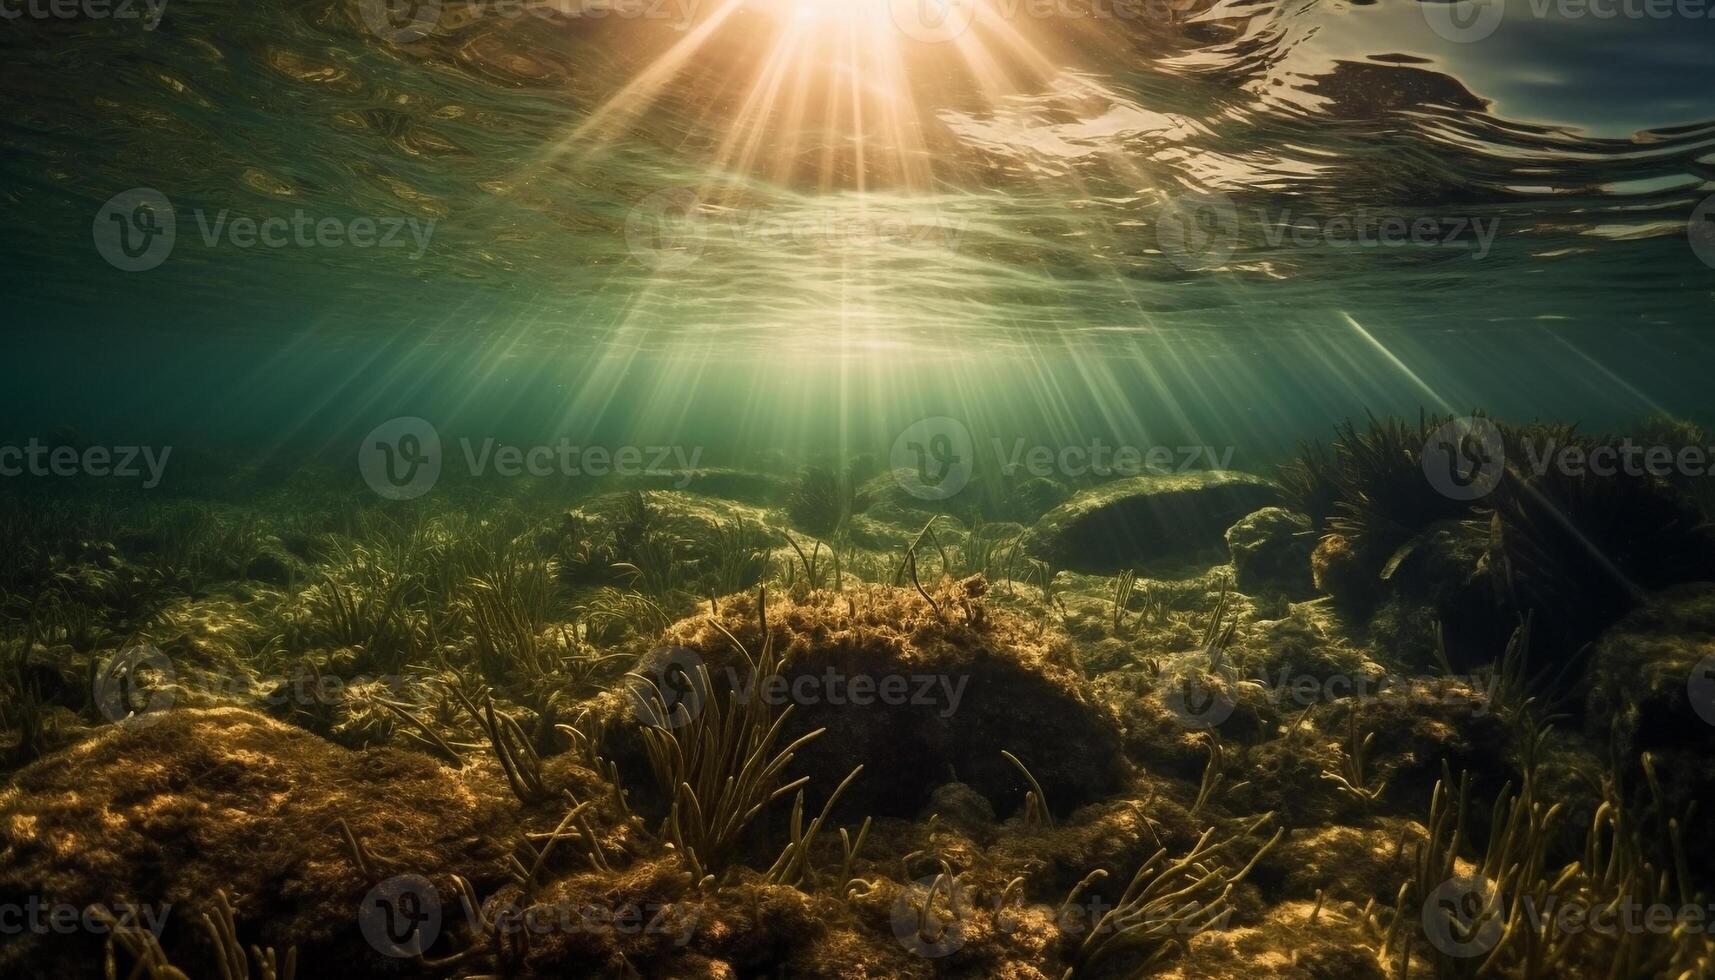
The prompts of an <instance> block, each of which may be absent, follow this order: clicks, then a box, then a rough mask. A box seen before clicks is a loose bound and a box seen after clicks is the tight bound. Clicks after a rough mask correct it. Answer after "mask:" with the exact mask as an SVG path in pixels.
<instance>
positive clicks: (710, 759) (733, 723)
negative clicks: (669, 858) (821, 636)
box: [630, 593, 856, 882]
mask: <svg viewBox="0 0 1715 980" xmlns="http://www.w3.org/2000/svg"><path fill="white" fill-rule="evenodd" d="M757 617H758V626H759V630H760V635H761V637H762V640H761V648H760V649H759V651H758V654H757V656H756V657H755V658H752V657H751V655H750V652H749V651H748V650H746V649H745V647H744V645H743V644H741V643H740V642H739V641H738V640H737V638H735V637H733V636H732V635H731V634H730V633H727V634H726V636H727V639H728V640H729V641H730V642H731V643H732V644H733V646H734V647H735V648H736V649H737V651H738V653H739V654H740V655H741V656H742V657H743V658H744V660H745V661H746V662H747V663H748V665H749V670H748V673H747V675H746V677H745V679H744V681H743V686H742V687H740V688H735V689H734V690H732V691H729V692H726V693H725V694H724V695H718V694H717V693H716V691H715V688H714V684H713V682H712V679H711V678H710V676H709V671H708V667H707V666H706V665H704V664H698V665H697V666H696V668H695V670H694V672H693V673H692V675H691V676H690V678H689V679H690V681H691V683H692V685H693V691H694V692H695V693H694V694H693V695H692V696H690V697H687V698H685V699H676V698H675V699H669V698H668V696H667V695H666V694H665V693H664V692H663V691H662V690H661V688H660V687H659V686H658V684H657V683H656V682H655V681H654V680H653V679H651V678H649V677H646V676H643V675H641V674H632V675H630V676H631V680H632V682H633V686H632V690H633V693H634V695H635V696H636V698H635V700H636V704H637V707H638V709H639V714H640V715H641V718H640V720H641V722H642V729H641V731H642V735H643V739H644V745H645V748H646V750H647V752H648V757H649V764H650V769H651V770H652V771H653V773H654V775H655V779H656V783H657V785H658V787H659V789H660V791H661V794H662V797H663V798H664V799H667V800H670V801H671V803H670V805H669V809H668V813H667V816H666V817H665V818H664V819H663V821H662V824H661V829H660V831H659V836H661V837H662V838H663V839H665V840H667V841H668V842H670V844H671V845H672V847H673V849H674V850H675V851H676V852H677V853H678V854H679V856H680V858H681V859H682V860H683V861H684V862H685V866H686V868H687V870H689V871H690V872H691V875H692V879H693V880H694V881H697V882H703V881H704V880H705V879H708V878H710V877H712V876H716V875H718V874H719V873H721V872H722V871H724V870H725V869H726V868H727V867H729V866H730V865H731V864H732V863H733V861H734V860H735V857H736V852H737V849H738V845H739V842H740V840H741V838H742V836H743V834H744V832H745V830H746V828H748V827H749V826H750V824H751V822H752V821H754V820H755V819H756V818H757V817H758V816H759V815H760V814H761V813H762V811H763V810H765V809H766V808H767V807H768V805H769V804H770V803H772V802H774V801H775V800H778V799H780V798H781V797H784V796H786V795H788V794H791V793H793V792H796V791H798V790H800V789H802V788H803V787H804V786H805V785H806V784H808V783H809V781H810V779H809V777H808V776H801V777H799V778H797V779H793V780H790V781H787V780H786V779H785V776H784V771H785V769H786V767H787V766H788V765H790V764H791V762H792V759H793V757H794V755H795V754H796V753H797V751H798V750H799V749H800V748H802V747H803V746H805V745H807V744H809V743H810V742H811V741H813V740H815V739H816V738H819V737H820V736H821V735H822V734H823V731H824V729H816V730H815V731H812V732H808V733H806V734H804V735H802V736H800V737H798V738H797V739H794V740H793V741H792V742H790V743H789V744H787V745H785V746H784V747H781V748H777V747H776V746H777V744H778V742H779V740H780V737H781V732H782V731H783V730H784V728H785V724H786V721H787V719H788V718H789V717H790V716H791V714H792V706H790V705H789V706H787V707H786V708H785V709H783V710H780V711H776V710H775V708H774V706H773V705H772V704H770V702H769V700H768V699H767V698H765V697H763V696H762V691H761V684H762V683H763V682H764V680H765V679H766V678H768V677H771V676H774V675H775V673H776V671H777V669H778V666H779V665H778V662H777V660H776V654H775V651H774V642H773V637H772V634H771V633H770V631H769V628H768V614H767V597H766V595H765V594H760V593H759V595H758V597H757ZM710 622H711V623H712V624H713V625H714V626H715V628H716V629H719V630H721V631H722V632H723V633H725V632H726V631H725V627H722V626H721V625H720V623H719V621H718V620H713V619H711V620H710ZM669 705H671V706H670V707H669ZM855 775H856V773H855V772H854V773H853V775H852V776H848V777H847V778H846V779H845V781H843V782H842V783H841V784H840V789H839V791H838V792H843V791H844V789H845V787H846V786H848V785H850V783H851V780H852V779H853V778H854V777H855ZM838 792H836V795H838ZM831 806H832V802H831V801H830V803H829V808H831ZM827 812H828V808H824V812H823V816H822V817H821V818H819V819H818V820H817V821H816V822H815V823H814V824H813V825H812V828H811V830H810V832H809V834H808V835H807V836H806V837H800V838H798V839H797V840H795V842H794V847H789V848H788V853H787V854H784V855H782V860H784V861H786V864H787V867H785V868H778V867H777V869H776V870H777V872H778V874H779V875H781V876H783V877H792V876H793V875H794V874H801V871H797V870H795V869H794V867H793V866H794V865H795V864H799V863H801V862H802V860H803V858H802V851H803V850H804V849H805V848H807V847H808V842H809V839H810V838H813V836H814V834H815V831H816V830H817V829H819V828H820V826H821V823H822V820H824V819H826V815H827ZM776 863H777V865H778V864H779V862H776Z"/></svg>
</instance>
